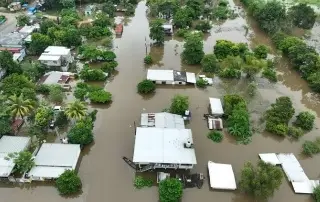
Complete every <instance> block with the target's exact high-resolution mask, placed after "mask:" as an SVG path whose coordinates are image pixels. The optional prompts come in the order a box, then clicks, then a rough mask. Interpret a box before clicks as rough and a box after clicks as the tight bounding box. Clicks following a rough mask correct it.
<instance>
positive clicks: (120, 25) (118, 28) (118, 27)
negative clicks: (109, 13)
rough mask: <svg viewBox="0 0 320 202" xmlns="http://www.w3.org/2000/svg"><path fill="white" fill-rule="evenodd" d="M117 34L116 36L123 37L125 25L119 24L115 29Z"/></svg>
mask: <svg viewBox="0 0 320 202" xmlns="http://www.w3.org/2000/svg"><path fill="white" fill-rule="evenodd" d="M114 30H115V32H116V36H119V37H120V36H121V35H122V32H123V25H122V24H117V25H116V28H115V29H114Z"/></svg>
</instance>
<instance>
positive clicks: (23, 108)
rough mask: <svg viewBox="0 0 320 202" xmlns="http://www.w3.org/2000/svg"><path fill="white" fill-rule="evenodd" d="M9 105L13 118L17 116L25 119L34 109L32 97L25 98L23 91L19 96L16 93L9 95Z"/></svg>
mask: <svg viewBox="0 0 320 202" xmlns="http://www.w3.org/2000/svg"><path fill="white" fill-rule="evenodd" d="M8 106H9V110H10V113H11V115H12V118H13V119H15V118H16V117H17V116H20V117H21V118H22V119H23V117H24V116H26V115H28V114H29V113H30V112H31V111H32V110H33V109H34V106H33V102H32V101H31V100H30V99H24V97H23V94H22V93H21V94H20V95H19V96H17V95H16V94H14V95H11V96H10V97H8Z"/></svg>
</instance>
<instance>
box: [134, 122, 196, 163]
mask: <svg viewBox="0 0 320 202" xmlns="http://www.w3.org/2000/svg"><path fill="white" fill-rule="evenodd" d="M133 162H134V163H135V164H136V165H137V166H138V167H139V168H143V167H145V166H147V167H150V168H151V169H157V168H165V169H167V168H168V169H192V168H193V166H194V165H196V164H197V160H196V155H195V149H194V148H193V139H192V132H191V130H190V129H178V128H151V127H149V128H142V127H138V128H137V130H136V137H135V145H134V154H133Z"/></svg>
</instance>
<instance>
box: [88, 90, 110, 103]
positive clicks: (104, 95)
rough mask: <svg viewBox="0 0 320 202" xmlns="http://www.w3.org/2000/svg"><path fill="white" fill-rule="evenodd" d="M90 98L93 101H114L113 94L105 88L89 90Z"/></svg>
mask: <svg viewBox="0 0 320 202" xmlns="http://www.w3.org/2000/svg"><path fill="white" fill-rule="evenodd" d="M89 99H90V101H91V102H93V103H103V104H106V103H109V102H111V101H112V94H111V93H109V92H106V91H105V90H97V91H92V92H89Z"/></svg>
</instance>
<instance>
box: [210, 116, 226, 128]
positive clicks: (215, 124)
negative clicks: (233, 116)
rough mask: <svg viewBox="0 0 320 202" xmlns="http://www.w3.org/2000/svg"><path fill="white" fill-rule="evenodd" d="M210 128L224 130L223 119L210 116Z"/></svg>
mask: <svg viewBox="0 0 320 202" xmlns="http://www.w3.org/2000/svg"><path fill="white" fill-rule="evenodd" d="M208 128H209V129H210V130H222V129H223V124H222V119H220V118H211V117H209V118H208Z"/></svg>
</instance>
